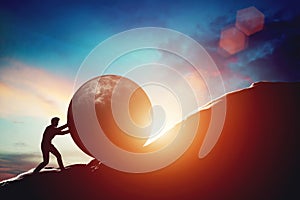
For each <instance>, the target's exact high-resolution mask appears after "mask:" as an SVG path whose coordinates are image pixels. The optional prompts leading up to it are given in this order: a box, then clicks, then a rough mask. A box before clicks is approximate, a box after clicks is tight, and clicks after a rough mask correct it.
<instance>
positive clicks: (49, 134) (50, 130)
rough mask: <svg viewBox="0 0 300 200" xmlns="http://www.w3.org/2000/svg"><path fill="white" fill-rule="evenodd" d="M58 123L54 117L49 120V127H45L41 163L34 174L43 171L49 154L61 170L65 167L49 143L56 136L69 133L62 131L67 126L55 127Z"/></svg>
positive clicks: (56, 151)
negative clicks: (53, 157)
mask: <svg viewBox="0 0 300 200" xmlns="http://www.w3.org/2000/svg"><path fill="white" fill-rule="evenodd" d="M58 122H59V118H58V117H54V118H52V119H51V125H49V126H47V128H46V129H45V131H44V134H43V139H42V144H41V149H42V153H43V162H41V163H40V164H39V165H38V166H37V167H36V168H35V170H34V171H33V172H34V173H36V172H39V171H40V170H41V169H43V168H44V167H45V166H46V165H47V164H48V163H49V153H50V152H51V153H52V154H53V155H54V156H55V157H56V158H57V162H58V165H59V168H60V169H61V170H64V169H65V167H64V165H63V162H62V158H61V155H60V153H59V152H58V150H57V149H56V148H55V146H54V145H53V144H52V143H51V140H52V139H53V138H54V137H55V136H56V135H64V134H67V133H69V132H70V131H69V130H65V131H63V129H65V128H67V127H68V125H67V124H65V125H63V126H61V127H57V126H58Z"/></svg>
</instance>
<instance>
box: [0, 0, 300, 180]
mask: <svg viewBox="0 0 300 200" xmlns="http://www.w3.org/2000/svg"><path fill="white" fill-rule="evenodd" d="M296 4H297V3H295V1H289V0H286V1H279V0H276V1H259V0H257V1H250V0H247V1H233V0H232V1H213V0H211V1H207V0H205V1H202V0H199V1H187V0H185V1H176V0H175V1H168V0H167V1H121V0H120V1H114V0H110V1H14V0H9V1H1V6H0V94H1V93H2V95H1V96H0V108H1V109H0V130H1V133H0V161H1V162H0V173H4V172H5V170H1V166H2V168H3V169H4V167H3V166H4V165H3V163H4V161H5V160H7V158H8V157H9V155H22V154H24V155H25V157H26V159H27V161H28V155H34V156H35V158H36V159H35V160H34V159H33V160H34V161H32V162H31V163H32V166H34V165H35V163H36V162H37V161H38V160H39V159H40V157H39V156H40V152H39V151H40V150H39V142H40V137H41V134H42V132H43V129H44V127H45V126H46V125H47V124H48V123H49V119H50V118H51V117H52V115H59V116H60V117H61V118H62V123H64V122H65V121H66V118H65V117H66V116H65V115H66V110H67V107H68V102H69V100H70V99H71V97H72V94H73V92H74V91H73V90H72V86H73V85H72V84H73V83H74V79H75V75H76V73H77V70H78V69H79V67H80V65H81V63H82V62H83V60H84V58H85V57H86V56H87V55H88V54H89V52H90V51H91V50H92V49H93V48H94V47H95V46H96V45H98V44H99V43H100V42H102V41H103V40H105V39H107V38H109V37H110V36H112V35H114V34H117V33H119V32H122V31H125V30H128V29H132V28H138V27H145V26H153V27H164V28H169V29H174V30H176V31H180V32H182V33H184V34H186V35H188V36H190V37H192V38H193V39H195V40H196V41H198V42H199V43H200V44H202V45H203V46H204V48H206V50H207V51H208V53H209V54H210V55H211V56H212V58H213V59H214V60H215V62H216V64H217V66H218V67H219V69H220V71H221V73H222V75H223V79H224V81H225V85H226V87H227V90H228V91H231V90H234V89H240V88H243V87H247V86H249V85H250V84H251V82H253V81H262V80H263V81H299V80H300V69H299V66H300V61H299V59H300V55H299V52H300V50H299V46H300V44H299V36H300V28H299V27H300V24H299V21H300V20H299V16H300V13H299V11H298V10H299V9H298V6H296ZM249 6H255V7H256V8H257V9H259V10H260V11H261V12H262V13H263V14H264V15H265V28H264V30H262V31H261V32H259V33H257V34H254V35H253V36H250V37H249V40H248V48H247V49H245V50H244V51H242V52H240V53H238V54H235V55H233V56H230V57H222V56H221V55H219V54H218V53H217V48H218V41H219V38H220V31H221V30H222V29H224V28H225V27H228V26H230V25H232V24H234V23H235V15H236V12H237V10H239V9H243V8H247V7H249ZM52 82H55V84H51V83H52ZM34 83H35V84H34ZM60 85H63V88H61V87H60ZM48 87H49V88H48ZM20 97H21V98H20ZM22 98H23V99H22ZM29 104H30V105H29ZM26 105H28V106H26ZM39 106H40V107H39ZM70 140H71V138H70V137H69V136H63V137H62V139H58V140H57V141H55V142H57V145H58V147H59V148H60V149H62V152H63V154H65V155H67V156H65V159H66V162H67V163H72V162H80V161H82V160H84V161H86V160H88V159H89V158H88V157H84V155H83V153H81V152H80V151H79V150H78V149H77V147H75V146H74V144H73V143H72V141H70ZM65 143H68V144H69V145H67V146H68V147H67V148H65V147H64V144H65ZM74 149H76V150H74ZM74 152H75V153H74ZM75 154H76V155H80V156H77V157H76V156H74V155H75ZM34 156H33V157H34ZM72 156H73V157H72ZM25 157H24V158H25ZM75 157H76V158H75ZM10 158H12V159H13V158H18V159H19V157H17V156H11V157H10ZM12 159H10V162H12ZM81 159H82V160H81ZM27 161H26V167H28V162H27ZM14 166H15V165H14ZM17 166H20V165H17ZM5 168H7V166H6V167H5ZM14 170H15V169H14ZM24 170H26V169H24ZM8 174H9V173H8ZM0 179H1V178H0Z"/></svg>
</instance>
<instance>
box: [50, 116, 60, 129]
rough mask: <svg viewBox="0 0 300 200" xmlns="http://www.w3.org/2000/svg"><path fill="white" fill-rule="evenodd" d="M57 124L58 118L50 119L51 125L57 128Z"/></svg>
mask: <svg viewBox="0 0 300 200" xmlns="http://www.w3.org/2000/svg"><path fill="white" fill-rule="evenodd" d="M58 122H59V118H58V117H53V118H52V119H51V125H53V126H55V127H57V126H58Z"/></svg>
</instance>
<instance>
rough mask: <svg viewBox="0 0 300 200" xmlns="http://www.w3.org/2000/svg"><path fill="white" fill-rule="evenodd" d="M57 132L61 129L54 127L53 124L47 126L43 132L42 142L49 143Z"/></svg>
mask: <svg viewBox="0 0 300 200" xmlns="http://www.w3.org/2000/svg"><path fill="white" fill-rule="evenodd" d="M59 132H61V131H60V130H59V129H58V128H56V127H54V126H53V125H49V126H47V127H46V129H45V131H44V134H43V140H42V144H44V145H46V144H51V141H52V139H53V138H54V136H55V135H56V134H58V133H59Z"/></svg>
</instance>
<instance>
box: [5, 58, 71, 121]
mask: <svg viewBox="0 0 300 200" xmlns="http://www.w3.org/2000/svg"><path fill="white" fill-rule="evenodd" d="M1 61H2V62H3V61H4V62H5V66H4V67H2V68H0V117H3V118H10V117H15V116H25V117H26V116H33V117H49V115H58V116H64V115H65V113H66V109H67V106H68V105H69V102H70V99H71V95H72V87H73V86H72V84H73V83H72V81H70V80H68V79H66V78H63V77H60V76H57V75H54V74H52V73H50V72H48V71H46V70H43V69H40V68H36V67H33V66H28V65H26V64H24V63H21V62H19V61H16V60H12V59H2V60H1Z"/></svg>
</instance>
